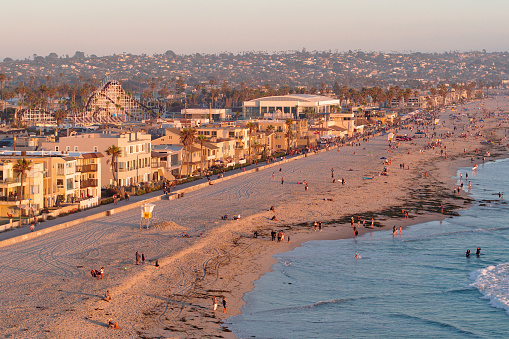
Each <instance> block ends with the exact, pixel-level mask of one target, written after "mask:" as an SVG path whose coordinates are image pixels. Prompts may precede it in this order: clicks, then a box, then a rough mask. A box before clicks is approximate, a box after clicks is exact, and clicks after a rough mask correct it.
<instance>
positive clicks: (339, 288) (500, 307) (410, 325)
mask: <svg viewBox="0 0 509 339" xmlns="http://www.w3.org/2000/svg"><path fill="white" fill-rule="evenodd" d="M476 172H477V173H475V172H472V170H471V169H470V168H468V169H467V168H463V169H460V170H459V171H458V176H457V178H456V179H457V180H458V183H460V175H459V173H461V174H462V175H461V177H462V180H463V182H464V188H465V189H466V190H468V189H469V188H468V183H467V181H466V180H465V174H466V173H468V175H469V180H470V181H471V183H472V187H471V188H470V192H471V194H472V197H473V198H474V199H475V202H474V203H473V204H472V206H471V207H469V208H468V209H464V210H459V211H458V212H459V214H460V216H455V217H452V218H447V219H445V220H443V221H442V222H440V221H433V222H427V223H423V224H417V225H413V226H411V227H408V228H406V229H404V230H403V231H402V234H401V235H399V234H398V235H397V236H396V237H393V235H392V230H391V231H377V232H372V233H367V234H365V235H363V236H362V237H360V238H359V239H357V240H355V239H345V240H335V241H310V242H306V243H304V244H303V246H302V247H299V248H296V249H295V250H293V251H290V252H287V253H282V254H278V255H277V256H276V258H277V260H278V263H277V264H275V265H274V266H273V267H272V269H273V271H272V272H269V273H267V274H265V275H263V276H262V277H261V278H260V279H259V280H257V281H256V282H255V284H254V289H253V291H251V292H249V293H247V294H246V295H245V296H244V300H245V302H246V304H245V305H244V307H243V308H242V314H241V315H239V316H235V317H231V318H229V319H228V322H227V323H226V325H227V327H228V328H229V329H230V330H231V331H232V332H233V333H234V334H235V335H236V336H237V337H240V338H384V337H398V338H422V337H432V338H488V337H492V338H502V337H505V338H509V326H508V325H509V314H508V312H509V246H508V245H509V220H508V216H509V214H508V208H509V207H508V205H507V202H506V200H505V199H504V197H503V196H502V199H501V200H499V196H498V193H499V192H502V194H503V193H504V192H508V191H509V190H508V186H509V182H508V180H507V179H506V174H507V173H509V159H508V160H500V161H495V162H488V163H486V164H484V165H479V168H478V169H477V171H476ZM508 197H509V195H508ZM477 247H480V248H481V255H480V256H479V257H477V256H476V248H477ZM467 249H469V250H470V251H471V255H470V258H467V257H466V256H465V252H466V250H467ZM356 251H357V252H358V254H359V255H360V258H358V259H356V258H355V257H354V256H355V252H356Z"/></svg>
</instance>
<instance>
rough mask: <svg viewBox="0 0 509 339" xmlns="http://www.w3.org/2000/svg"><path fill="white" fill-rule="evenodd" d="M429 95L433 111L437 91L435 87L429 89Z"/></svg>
mask: <svg viewBox="0 0 509 339" xmlns="http://www.w3.org/2000/svg"><path fill="white" fill-rule="evenodd" d="M429 93H430V94H431V97H432V99H433V109H435V98H436V96H437V89H436V88H435V87H431V88H430V89H429Z"/></svg>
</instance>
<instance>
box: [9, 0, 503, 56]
mask: <svg viewBox="0 0 509 339" xmlns="http://www.w3.org/2000/svg"><path fill="white" fill-rule="evenodd" d="M2 3H3V4H2V15H1V20H0V31H1V33H0V60H3V59H4V58H6V57H10V58H13V59H25V58H33V55H34V54H36V55H40V56H47V55H48V54H49V53H56V54H58V55H59V56H65V55H69V56H73V55H74V53H75V52H76V51H82V52H85V54H87V55H91V54H95V55H97V56H103V55H112V54H114V53H115V54H121V53H132V54H143V53H144V54H149V55H151V54H160V53H164V52H165V51H168V50H172V51H174V52H175V53H177V54H194V53H221V52H231V53H234V54H236V53H239V52H243V51H265V52H268V53H272V52H277V51H291V50H302V49H303V48H306V49H307V50H308V51H314V50H318V51H328V50H331V51H339V52H343V51H349V50H362V51H365V52H370V51H377V52H378V51H380V52H445V51H472V50H479V51H480V50H483V49H486V50H487V51H488V52H492V51H508V50H509V20H508V19H507V14H508V13H509V1H508V0H476V1H474V0H349V1H345V0H305V1H304V0H256V1H254V0H144V1H140V0H136V1H135V0H101V1H99V0H87V1H76V0H46V1H41V0H3V1H2Z"/></svg>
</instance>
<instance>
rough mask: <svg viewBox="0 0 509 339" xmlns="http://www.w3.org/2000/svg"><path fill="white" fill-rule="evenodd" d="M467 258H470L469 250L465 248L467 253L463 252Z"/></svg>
mask: <svg viewBox="0 0 509 339" xmlns="http://www.w3.org/2000/svg"><path fill="white" fill-rule="evenodd" d="M465 256H466V257H467V258H470V250H467V253H466V254H465Z"/></svg>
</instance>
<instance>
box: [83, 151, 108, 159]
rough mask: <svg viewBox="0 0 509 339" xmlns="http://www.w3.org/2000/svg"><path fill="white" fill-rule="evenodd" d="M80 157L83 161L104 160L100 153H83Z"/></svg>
mask: <svg viewBox="0 0 509 339" xmlns="http://www.w3.org/2000/svg"><path fill="white" fill-rule="evenodd" d="M81 157H82V158H83V159H93V158H104V154H102V153H101V152H93V153H85V154H83V155H82V156H81Z"/></svg>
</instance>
